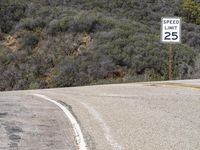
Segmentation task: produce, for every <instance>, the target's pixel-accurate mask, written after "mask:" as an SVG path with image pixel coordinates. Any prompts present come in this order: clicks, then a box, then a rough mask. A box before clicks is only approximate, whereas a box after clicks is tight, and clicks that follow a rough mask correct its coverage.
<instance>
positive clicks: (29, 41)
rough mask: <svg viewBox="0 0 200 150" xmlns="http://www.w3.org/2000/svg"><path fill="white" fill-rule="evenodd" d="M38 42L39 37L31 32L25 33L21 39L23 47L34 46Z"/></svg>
mask: <svg viewBox="0 0 200 150" xmlns="http://www.w3.org/2000/svg"><path fill="white" fill-rule="evenodd" d="M38 42H39V38H38V37H37V36H36V35H34V34H32V33H29V34H26V35H25V36H24V37H23V38H22V40H21V43H22V47H23V48H31V49H32V48H34V47H35V46H36V45H37V44H38Z"/></svg>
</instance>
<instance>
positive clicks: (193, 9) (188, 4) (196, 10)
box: [182, 0, 200, 24]
mask: <svg viewBox="0 0 200 150" xmlns="http://www.w3.org/2000/svg"><path fill="white" fill-rule="evenodd" d="M182 9H183V12H184V16H185V18H186V20H187V21H188V22H191V23H196V24H200V4H199V3H197V1H196V0H183V4H182Z"/></svg>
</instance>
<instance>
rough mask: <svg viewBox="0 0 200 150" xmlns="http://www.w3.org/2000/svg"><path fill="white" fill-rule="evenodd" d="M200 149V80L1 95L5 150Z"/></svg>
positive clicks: (1, 143)
mask: <svg viewBox="0 0 200 150" xmlns="http://www.w3.org/2000/svg"><path fill="white" fill-rule="evenodd" d="M33 94H40V95H42V96H46V97H47V98H49V99H51V100H55V101H56V102H59V103H60V104H62V106H64V107H66V108H67V109H68V110H69V111H70V112H71V114H72V115H73V116H74V118H75V119H76V121H77V123H78V125H79V127H80V128H81V132H82V133H83V138H84V141H85V143H86V145H87V147H86V149H88V150H90V149H92V150H93V149H94V150H95V149H96V150H200V80H187V81H171V82H152V83H133V84H117V85H101V86H87V87H75V88H61V89H59V88H58V89H48V90H33V91H16V92H2V93H0V149H2V150H4V149H8V150H10V149H11V150H18V149H19V150H21V149H22V150H37V149H39V150H71V149H72V150H74V149H81V148H80V147H79V144H77V139H79V138H77V135H76V136H75V134H76V133H75V132H74V126H75V125H74V124H73V125H72V123H71V121H70V119H69V118H68V117H67V116H66V114H65V113H64V111H63V110H62V109H60V108H59V107H58V106H56V105H55V104H54V103H51V102H49V101H47V100H46V99H45V98H42V97H38V96H36V95H33Z"/></svg>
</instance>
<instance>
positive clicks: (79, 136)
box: [31, 94, 87, 150]
mask: <svg viewBox="0 0 200 150" xmlns="http://www.w3.org/2000/svg"><path fill="white" fill-rule="evenodd" d="M31 95H33V96H37V97H40V98H43V99H45V100H47V101H49V102H52V103H54V104H55V105H57V106H58V107H59V108H60V109H62V111H63V112H64V113H65V114H66V116H67V117H68V118H69V121H70V122H71V124H72V126H73V129H74V132H75V136H76V142H77V144H78V147H79V150H87V144H86V142H85V140H84V137H83V133H82V131H81V127H80V125H79V124H78V122H77V120H76V119H75V117H74V116H73V115H72V114H71V112H70V111H69V110H68V109H67V108H66V107H64V106H63V105H62V104H60V103H58V102H57V101H55V100H52V99H50V98H48V97H46V96H45V95H41V94H31Z"/></svg>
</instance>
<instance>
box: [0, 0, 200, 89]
mask: <svg viewBox="0 0 200 150" xmlns="http://www.w3.org/2000/svg"><path fill="white" fill-rule="evenodd" d="M194 11H195V12H194ZM198 11H200V4H198V3H195V1H193V0H182V1H181V0H126V1H123V0H102V1H98V0H42V1H40V0H29V1H27V0H15V1H13V0H1V1H0V18H1V20H0V74H1V75H0V90H18V89H35V88H52V87H67V86H80V85H89V84H102V83H119V82H133V81H149V80H166V79H167V62H168V51H167V50H168V45H166V44H162V43H160V20H161V17H163V16H181V17H183V26H182V44H177V45H173V53H174V58H173V59H174V63H173V65H174V66H173V68H174V70H173V74H174V79H185V78H199V77H200V71H199V70H200V56H199V52H200V26H199V24H200V15H198V14H200V12H198Z"/></svg>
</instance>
